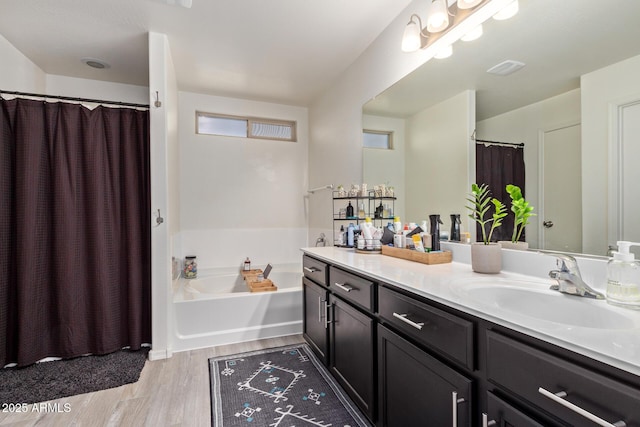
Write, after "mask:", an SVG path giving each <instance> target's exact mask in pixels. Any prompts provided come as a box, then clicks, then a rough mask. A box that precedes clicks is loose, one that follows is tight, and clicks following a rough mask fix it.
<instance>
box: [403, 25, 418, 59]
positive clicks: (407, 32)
mask: <svg viewBox="0 0 640 427" xmlns="http://www.w3.org/2000/svg"><path fill="white" fill-rule="evenodd" d="M421 45H422V40H421V39H420V27H419V26H418V24H417V23H416V22H415V21H414V20H413V19H412V20H411V21H409V23H408V24H407V26H406V28H405V29H404V35H403V36H402V51H403V52H415V51H416V50H418V49H420V46H421Z"/></svg>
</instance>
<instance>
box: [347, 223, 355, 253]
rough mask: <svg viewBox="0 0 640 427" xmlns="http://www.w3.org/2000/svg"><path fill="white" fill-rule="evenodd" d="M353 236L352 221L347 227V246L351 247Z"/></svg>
mask: <svg viewBox="0 0 640 427" xmlns="http://www.w3.org/2000/svg"><path fill="white" fill-rule="evenodd" d="M353 237H354V227H353V223H351V224H349V227H347V246H349V247H351V248H352V247H353Z"/></svg>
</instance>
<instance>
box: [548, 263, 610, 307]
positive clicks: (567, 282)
mask: <svg viewBox="0 0 640 427" xmlns="http://www.w3.org/2000/svg"><path fill="white" fill-rule="evenodd" d="M544 254H545V255H550V256H554V257H556V258H557V263H558V267H560V269H559V270H551V271H550V272H549V277H551V278H552V279H556V281H557V282H558V284H557V285H551V287H550V289H553V290H555V291H559V292H564V293H565V294H569V295H579V296H581V297H588V298H595V299H604V298H605V297H604V295H603V294H601V293H600V292H598V291H596V290H594V289H592V288H591V287H590V286H589V285H587V284H586V283H585V282H584V280H582V276H581V275H580V269H579V268H578V262H577V261H576V259H575V258H574V257H572V256H571V255H567V254H561V253H557V252H545V253H544Z"/></svg>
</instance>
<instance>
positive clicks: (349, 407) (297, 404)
mask: <svg viewBox="0 0 640 427" xmlns="http://www.w3.org/2000/svg"><path fill="white" fill-rule="evenodd" d="M209 371H210V376H211V424H212V426H214V427H229V426H244V427H263V426H264V427H267V426H269V427H285V426H286V427H290V426H296V427H303V426H309V427H311V426H322V427H328V426H332V427H356V426H360V427H365V426H366V427H368V426H370V425H371V424H370V423H369V422H368V421H367V420H366V418H365V417H364V416H363V415H362V413H361V412H360V411H359V410H358V409H357V408H356V406H355V405H354V404H353V402H352V401H351V400H350V399H349V398H348V397H347V395H346V394H345V393H344V392H343V391H342V389H341V388H340V386H339V385H338V384H336V383H335V382H334V380H333V378H332V377H331V375H330V374H329V372H328V371H327V370H326V368H325V367H324V366H323V365H322V364H321V363H320V361H319V360H318V359H317V358H316V357H315V356H314V354H313V353H312V352H311V349H310V348H309V347H308V346H307V345H306V344H297V345H293V346H286V347H280V348H275V349H269V350H262V351H257V352H251V353H243V354H236V355H233V356H224V357H216V358H211V359H209Z"/></svg>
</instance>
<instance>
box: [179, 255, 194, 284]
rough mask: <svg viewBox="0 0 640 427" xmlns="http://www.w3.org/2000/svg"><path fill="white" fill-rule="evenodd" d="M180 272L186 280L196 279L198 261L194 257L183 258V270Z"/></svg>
mask: <svg viewBox="0 0 640 427" xmlns="http://www.w3.org/2000/svg"><path fill="white" fill-rule="evenodd" d="M182 272H183V277H185V278H187V279H195V278H196V277H198V261H197V258H196V256H195V255H187V256H186V257H184V268H183V270H182Z"/></svg>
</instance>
